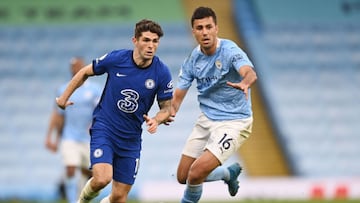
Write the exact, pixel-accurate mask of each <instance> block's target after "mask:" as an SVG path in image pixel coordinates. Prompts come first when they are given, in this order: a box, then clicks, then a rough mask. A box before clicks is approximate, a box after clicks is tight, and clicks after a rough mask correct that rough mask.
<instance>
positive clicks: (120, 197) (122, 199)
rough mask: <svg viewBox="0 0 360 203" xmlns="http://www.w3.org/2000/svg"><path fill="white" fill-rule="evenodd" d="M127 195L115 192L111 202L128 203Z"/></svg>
mask: <svg viewBox="0 0 360 203" xmlns="http://www.w3.org/2000/svg"><path fill="white" fill-rule="evenodd" d="M126 200H127V193H122V192H114V193H112V194H111V196H110V202H118V203H126Z"/></svg>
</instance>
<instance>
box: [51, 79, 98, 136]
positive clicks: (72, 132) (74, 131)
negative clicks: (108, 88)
mask: <svg viewBox="0 0 360 203" xmlns="http://www.w3.org/2000/svg"><path fill="white" fill-rule="evenodd" d="M66 86H67V84H64V85H62V86H61V87H60V88H59V89H58V92H57V96H60V95H61V94H62V93H63V92H64V91H65V88H66ZM100 96H101V88H100V86H99V85H97V84H95V83H91V82H89V81H87V82H85V83H84V84H83V85H82V86H80V87H79V88H78V89H77V90H76V91H75V92H74V93H73V94H72V95H71V97H70V98H69V101H73V102H74V105H70V106H68V107H66V109H65V110H62V109H60V108H58V112H59V113H60V114H62V115H63V116H64V117H65V121H64V122H65V123H64V129H63V133H62V139H65V140H74V141H77V142H89V141H90V134H89V129H90V127H91V122H92V113H93V111H94V108H95V106H96V105H97V103H98V101H99V99H100Z"/></svg>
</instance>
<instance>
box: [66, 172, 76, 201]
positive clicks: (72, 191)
mask: <svg viewBox="0 0 360 203" xmlns="http://www.w3.org/2000/svg"><path fill="white" fill-rule="evenodd" d="M77 184H78V181H77V177H76V176H73V177H71V178H66V179H65V192H66V199H67V200H68V202H69V203H76V201H77V198H78V185H77Z"/></svg>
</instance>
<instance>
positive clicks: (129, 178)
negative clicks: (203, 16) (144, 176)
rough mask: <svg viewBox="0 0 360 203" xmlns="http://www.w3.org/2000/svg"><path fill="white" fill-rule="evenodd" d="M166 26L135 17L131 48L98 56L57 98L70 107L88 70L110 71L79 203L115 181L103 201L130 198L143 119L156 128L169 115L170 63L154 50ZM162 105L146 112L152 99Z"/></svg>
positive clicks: (96, 116)
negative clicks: (89, 172) (89, 175)
mask: <svg viewBox="0 0 360 203" xmlns="http://www.w3.org/2000/svg"><path fill="white" fill-rule="evenodd" d="M162 36H163V31H162V29H161V27H160V25H159V24H157V23H155V22H153V21H150V20H141V21H139V22H138V23H136V26H135V33H134V37H133V38H132V42H133V44H134V49H133V50H127V49H121V50H115V51H112V52H110V53H108V54H105V55H104V56H102V57H100V58H98V59H95V60H94V61H93V63H92V64H89V65H87V66H86V67H85V68H83V69H81V70H80V71H79V72H78V73H77V74H76V75H75V76H74V77H73V78H72V80H71V81H70V83H69V85H68V86H67V88H66V90H65V92H64V93H63V94H62V95H61V96H60V97H58V98H57V99H56V100H57V104H58V106H59V107H61V108H66V107H67V106H68V105H71V104H73V103H72V101H68V99H69V97H70V96H71V94H72V93H73V92H74V91H75V90H76V88H78V87H79V86H80V85H81V84H82V83H83V82H84V81H85V80H86V79H87V78H88V77H89V76H94V75H101V74H104V73H107V80H106V84H105V88H104V90H103V94H102V96H101V99H100V102H99V104H98V106H97V107H96V109H95V110H94V113H93V117H94V118H93V124H92V127H91V130H90V134H91V143H90V148H91V153H90V158H91V166H92V172H93V177H92V178H91V179H90V180H89V181H88V182H87V184H86V185H85V187H84V188H83V190H82V192H81V194H80V197H79V201H78V202H79V203H87V202H90V200H91V199H93V198H95V197H96V196H97V195H98V194H99V192H100V190H101V189H102V188H104V187H105V186H106V185H107V184H109V183H110V182H111V181H112V191H111V194H110V195H109V196H107V197H105V198H104V199H102V200H101V203H108V202H113V203H114V202H116V203H119V202H126V200H127V196H128V193H129V191H130V189H131V186H132V185H133V183H134V181H135V178H136V174H137V171H138V167H139V159H140V150H141V140H142V139H141V133H142V124H143V122H144V121H145V122H146V125H147V130H148V132H150V133H155V132H156V130H157V127H158V125H160V124H161V123H164V122H165V121H167V120H168V118H169V116H170V109H171V99H172V92H173V83H172V78H171V74H170V71H169V69H168V67H167V66H166V65H165V64H164V63H162V62H161V61H160V59H159V58H158V57H157V56H155V52H156V50H157V48H158V45H159V42H160V37H162ZM155 98H156V100H157V103H158V105H159V107H160V110H159V111H158V112H157V113H156V115H155V116H154V117H150V116H148V115H147V113H148V112H149V110H150V108H151V106H152V105H153V103H154V100H155Z"/></svg>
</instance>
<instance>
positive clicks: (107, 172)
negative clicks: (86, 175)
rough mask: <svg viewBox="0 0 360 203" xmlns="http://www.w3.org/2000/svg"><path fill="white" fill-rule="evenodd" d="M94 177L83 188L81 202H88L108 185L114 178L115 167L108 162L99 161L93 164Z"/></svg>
mask: <svg viewBox="0 0 360 203" xmlns="http://www.w3.org/2000/svg"><path fill="white" fill-rule="evenodd" d="M92 170H93V177H92V178H90V179H89V180H88V182H87V183H86V184H85V186H84V188H83V189H82V191H81V193H80V197H79V201H78V202H79V203H88V202H90V201H91V200H92V199H94V198H95V197H97V196H98V195H99V193H100V191H101V189H103V188H104V187H105V186H106V185H108V184H109V183H110V182H111V180H112V175H113V168H112V165H111V164H108V163H97V164H95V165H93V167H92Z"/></svg>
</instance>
